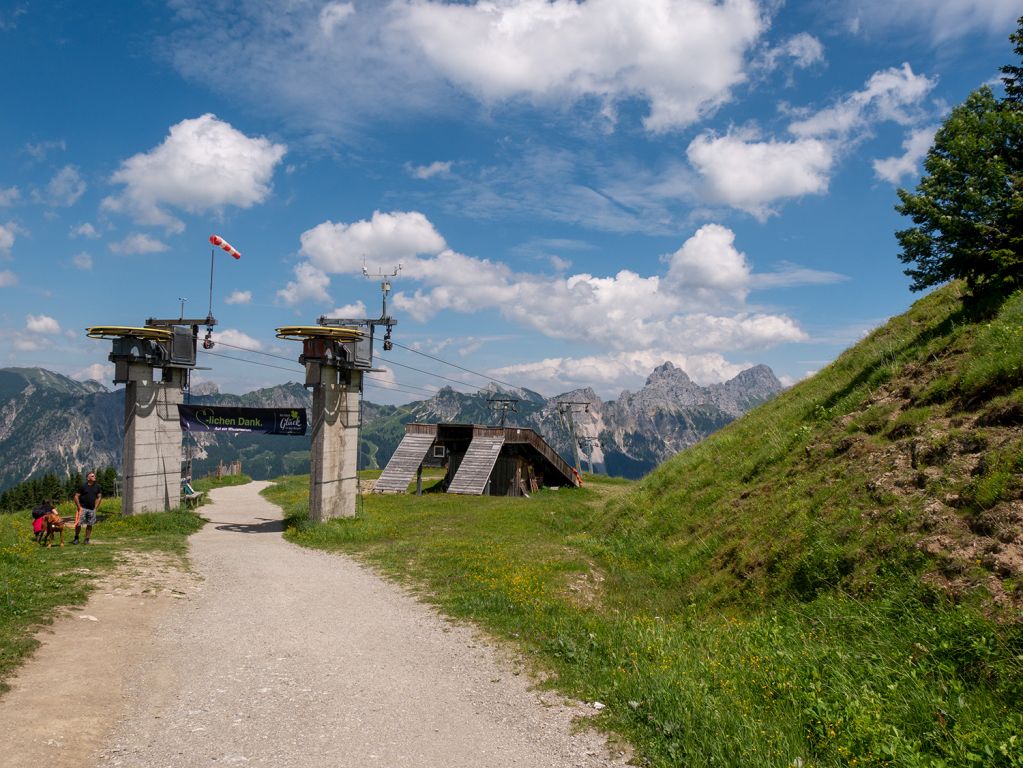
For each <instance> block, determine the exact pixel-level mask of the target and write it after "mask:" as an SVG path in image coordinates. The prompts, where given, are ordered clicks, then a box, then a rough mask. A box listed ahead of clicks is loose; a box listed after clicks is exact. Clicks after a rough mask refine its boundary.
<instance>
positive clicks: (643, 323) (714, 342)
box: [281, 213, 841, 354]
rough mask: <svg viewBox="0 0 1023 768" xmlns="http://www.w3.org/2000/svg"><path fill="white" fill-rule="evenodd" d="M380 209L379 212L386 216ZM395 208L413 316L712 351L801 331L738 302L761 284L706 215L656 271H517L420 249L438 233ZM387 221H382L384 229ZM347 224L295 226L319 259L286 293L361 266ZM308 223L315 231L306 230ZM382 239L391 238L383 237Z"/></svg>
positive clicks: (302, 293)
mask: <svg viewBox="0 0 1023 768" xmlns="http://www.w3.org/2000/svg"><path fill="white" fill-rule="evenodd" d="M384 216H385V215H384V214H380V215H379V216H378V219H379V220H387V219H384V218H383V217H384ZM396 216H399V217H406V218H404V219H403V220H405V221H409V222H414V223H415V224H416V226H415V228H414V231H416V232H418V233H420V235H423V234H424V233H425V234H426V235H428V236H427V237H422V238H421V239H418V240H416V239H413V240H412V242H414V243H415V244H413V245H409V244H408V243H409V242H410V240H409V239H407V238H403V239H402V242H403V243H405V247H406V249H407V250H406V254H405V256H406V258H404V259H403V264H404V269H403V271H402V276H403V278H404V279H405V280H411V281H414V282H415V283H418V287H415V288H414V289H410V290H405V291H399V292H397V293H395V294H394V296H393V299H392V302H393V304H392V306H393V307H394V308H395V309H396V310H397V311H399V312H403V313H406V314H408V315H410V316H412V317H413V318H415V319H416V320H419V321H426V320H428V319H429V318H431V317H433V316H434V315H436V314H437V313H439V312H444V311H453V312H459V313H475V312H480V311H490V310H494V309H497V311H499V312H501V314H502V315H504V317H505V318H506V319H507V320H508V321H510V322H512V323H515V324H517V325H519V326H521V327H525V328H530V329H533V330H536V331H539V332H540V333H543V334H544V335H546V336H550V337H554V338H562V339H567V340H571V341H573V342H578V343H586V344H595V345H600V346H602V347H604V348H610V349H616V350H621V351H625V350H634V349H636V347H637V345H638V344H639V345H656V346H657V348H659V349H664V348H667V349H672V348H674V349H675V351H677V352H679V353H680V354H681V353H683V352H684V353H686V354H694V353H701V354H702V353H705V352H709V351H714V352H717V353H721V352H723V351H728V350H740V349H753V348H760V347H764V346H769V345H772V344H777V343H783V342H791V341H801V340H803V339H805V334H804V333H803V331H802V330H801V329H800V328H799V326H798V324H797V323H796V322H795V321H794V320H793V319H791V318H789V317H786V316H784V315H777V314H771V313H766V312H760V311H756V310H755V309H753V308H751V307H749V306H747V305H746V303H745V302H746V296H747V294H748V292H749V291H750V290H753V289H755V288H758V287H760V286H761V284H760V283H758V282H757V281H758V279H760V278H761V275H759V274H757V273H755V272H754V271H753V269H752V267H751V266H750V265H749V263H748V262H747V260H746V258H745V256H744V255H743V254H742V253H740V252H739V251H738V250H737V249H736V248H735V244H734V237H735V236H734V234H733V233H732V232H731V231H730V230H728V229H726V228H725V227H722V226H720V225H713V224H712V225H706V226H705V227H703V228H701V229H700V230H699V231H698V232H697V233H695V234H694V235H693V237H692V238H690V239H689V240H688V241H687V242H686V243H684V244H683V245H682V246H681V247H680V248H679V250H678V251H676V252H675V253H674V254H672V255H671V256H669V257H666V258H665V261H667V262H668V268H667V273H666V274H665V275H641V274H638V273H637V272H634V271H632V270H621V271H619V272H618V273H617V274H614V275H610V276H600V275H592V274H588V273H577V274H571V275H563V276H557V277H552V276H548V275H542V274H537V273H532V272H531V273H518V272H515V271H514V270H512V269H511V268H510V267H509V266H508V265H507V264H505V263H503V262H499V261H492V260H488V259H480V258H475V257H471V256H467V255H465V254H461V253H458V252H456V251H454V250H452V249H450V248H447V247H444V248H443V249H442V250H440V251H438V252H436V253H429V252H425V253H424V246H423V244H424V243H427V244H430V247H436V246H438V245H440V244H442V243H443V239H442V238H440V236H439V234H437V233H436V230H435V229H434V228H433V226H432V224H430V222H429V221H428V220H427V219H426V218H425V217H422V216H421V214H416V215H412V214H409V213H402V214H398V215H396ZM361 223H362V224H366V223H367V222H361ZM392 223H393V221H392ZM394 229H395V228H394V227H390V226H389V227H386V228H384V231H386V232H388V233H391V232H393V231H394ZM351 231H352V226H349V225H344V224H340V225H339V224H334V223H331V222H328V223H327V224H326V225H320V226H319V227H316V228H314V229H313V230H310V231H309V232H306V233H305V234H304V235H303V237H302V242H303V253H304V254H305V255H306V256H307V257H309V258H313V257H315V258H317V259H318V261H317V264H313V263H311V262H303V263H302V264H300V265H298V267H297V268H296V275H308V278H302V277H300V278H299V279H297V280H296V281H295V282H294V283H292V284H290V285H289V286H288V288H287V289H285V290H284V291H282V292H281V298H282V299H283V300H284V301H285V302H286V303H296V302H297V301H299V300H301V298H303V297H305V298H312V299H315V300H317V301H322V300H323V298H324V295H325V294H326V292H327V288H328V286H329V279H330V278H329V274H328V273H347V274H352V273H355V272H357V271H358V270H359V269H360V268H361V265H358V264H356V263H355V261H354V259H352V258H347V257H343V256H342V257H338V254H345V253H348V252H349V251H350V250H351V249H350V248H349V242H348V241H349V239H350V238H351ZM314 232H315V234H316V237H315V238H313V237H307V236H308V235H310V234H311V233H314ZM386 242H387V247H392V243H391V241H390V240H386ZM312 243H315V247H312V246H311V244H312ZM415 254H418V255H415ZM317 265H319V266H317ZM772 274H773V273H766V275H767V276H768V277H769V276H771V275H772ZM782 274H783V275H784V277H782V276H780V275H778V276H776V280H777V282H776V287H780V286H782V285H794V284H803V282H830V281H833V280H836V279H841V276H838V275H832V274H830V273H827V274H826V273H818V272H815V271H813V270H800V269H799V268H796V267H793V266H791V265H788V266H786V268H785V270H784V271H783V273H782ZM678 345H681V347H678Z"/></svg>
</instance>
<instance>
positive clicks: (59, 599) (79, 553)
mask: <svg viewBox="0 0 1023 768" xmlns="http://www.w3.org/2000/svg"><path fill="white" fill-rule="evenodd" d="M120 502H121V500H120V499H119V498H106V499H104V500H103V503H102V505H101V509H100V511H101V513H102V514H103V515H105V516H106V517H105V519H103V520H101V521H100V522H98V523H97V525H96V527H95V529H94V530H93V543H92V544H90V545H89V546H88V547H85V546H71V545H70V544H69V542H70V540H71V538H73V536H74V529H73V528H71V527H68V528H67V529H66V530H65V531H64V539H65V546H64V547H63V548H59V547H57V546H54V547H52V548H50V549H47V548H44V547H41V546H39V545H38V544H36V543H34V541H33V540H32V518H31V515H30V514H29V512H28V511H27V510H26V511H23V512H15V513H9V514H0V576H2V578H0V692H2V691H4V690H6V685H5V683H4V681H5V680H6V679H7V678H8V677H9V675H10V674H11V672H12V671H13V670H14V669H15V668H16V667H17V666H18V665H19V664H20V663H21V661H22V660H23V659H24V658H25V657H26V656H27V655H28V654H29V653H31V652H32V650H33V649H34V648H35V647H36V646H37V645H38V641H37V640H36V639H35V634H36V632H37V631H38V628H39V627H40V626H41V625H45V624H48V623H49V622H50V621H51V620H52V618H53V617H54V615H55V614H56V613H57V611H58V610H59V609H61V608H64V607H67V606H74V605H81V604H83V603H84V602H85V601H86V600H87V599H88V596H89V593H90V592H91V591H92V588H93V585H94V583H95V581H96V580H97V579H98V578H100V577H102V576H103V575H104V574H106V573H109V572H110V571H111V570H113V569H114V568H115V567H116V565H117V561H118V558H119V557H120V556H121V555H122V553H124V552H125V551H129V550H131V551H162V552H170V553H173V554H176V555H181V556H184V554H185V548H186V539H187V537H188V536H189V535H190V534H192V533H194V532H195V531H197V530H198V529H199V528H200V527H202V525H203V520H202V518H201V517H199V516H198V515H197V514H195V513H194V512H185V511H174V512H164V513H159V514H146V515H134V516H131V517H121V516H120V514H119V513H120V506H121V505H120ZM58 511H59V512H60V513H61V514H62V515H63V516H64V517H65V518H73V517H74V508H73V505H72V504H70V503H69V504H63V505H61V506H60V507H59V508H58Z"/></svg>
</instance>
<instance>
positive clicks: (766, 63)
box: [759, 32, 824, 71]
mask: <svg viewBox="0 0 1023 768" xmlns="http://www.w3.org/2000/svg"><path fill="white" fill-rule="evenodd" d="M823 60H824V45H823V44H822V43H821V41H820V40H818V39H817V38H816V37H814V36H813V35H811V34H810V33H808V32H800V33H799V34H798V35H793V36H792V37H790V38H788V39H787V40H786V41H785V42H783V43H782V44H781V45H778V46H775V47H773V48H769V49H767V51H766V52H765V53H764V55H763V59H762V60H761V61H760V62H759V63H760V66H761V67H762V68H763V69H765V70H767V71H770V70H773V69H775V68H777V67H778V66H779V65H780V64H781V63H782V62H783V61H791V62H792V66H794V67H797V68H798V69H807V68H808V67H812V66H813V65H814V64H817V63H819V62H821V61H823Z"/></svg>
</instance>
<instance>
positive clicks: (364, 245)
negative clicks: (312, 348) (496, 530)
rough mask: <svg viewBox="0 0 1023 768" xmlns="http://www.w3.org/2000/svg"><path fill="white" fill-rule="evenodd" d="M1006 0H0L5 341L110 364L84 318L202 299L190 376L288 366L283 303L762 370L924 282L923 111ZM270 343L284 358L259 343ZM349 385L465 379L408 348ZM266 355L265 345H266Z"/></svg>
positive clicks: (946, 87) (80, 372)
mask: <svg viewBox="0 0 1023 768" xmlns="http://www.w3.org/2000/svg"><path fill="white" fill-rule="evenodd" d="M1021 12H1023V7H1021V6H1020V4H1019V2H1018V0H942V2H940V3H934V2H933V0H862V2H859V3H846V2H838V1H837V0H808V1H807V2H788V3H785V2H780V1H779V0H719V1H718V2H712V1H711V0H586V2H577V1H576V0H489V1H488V2H484V1H483V0H480V1H479V2H457V3H456V2H442V1H441V0H393V1H388V0H376V1H374V2H368V1H366V0H351V1H350V2H323V1H322V0H320V1H317V2H313V1H311V0H310V1H308V2H307V1H305V0H292V1H291V2H288V3H279V2H270V1H267V2H255V1H253V2H231V1H230V0H202V1H200V0H166V1H161V0H140V1H139V2H135V3H123V2H102V1H98V2H93V3H75V2H53V1H52V0H51V1H49V2H42V1H41V0H40V1H34V0H21V1H18V0H15V2H13V3H12V2H10V0H7V2H4V3H2V4H0V71H2V72H4V73H5V76H4V85H5V88H4V104H3V113H2V114H3V118H2V119H0V297H2V304H0V307H2V309H0V324H2V327H3V330H4V333H3V334H2V335H0V364H2V365H5V366H43V367H46V368H49V369H52V370H56V371H60V372H62V373H65V374H68V375H71V376H74V377H76V378H79V379H87V378H95V379H98V380H100V381H102V382H104V383H105V384H107V385H108V386H109V385H110V383H111V382H110V380H111V378H112V366H110V364H109V363H108V362H107V360H106V355H107V353H108V352H109V345H108V344H107V343H106V342H99V341H93V340H89V339H86V338H85V335H84V328H85V327H86V326H90V325H100V324H103V325H139V324H141V323H142V322H143V321H144V320H145V318H147V317H150V316H160V317H172V316H177V315H178V312H179V311H180V303H179V297H186V298H187V300H188V302H187V305H186V314H188V315H191V316H204V315H205V314H206V310H207V305H208V290H209V266H210V246H209V243H208V238H209V236H210V235H211V234H214V233H216V234H219V235H222V236H223V237H224V238H225V239H227V240H228V241H229V242H230V243H232V244H233V245H234V246H235V247H236V248H237V249H238V250H239V251H240V252H241V253H242V257H241V259H240V260H238V261H235V260H233V259H231V258H230V257H229V256H227V255H226V254H224V253H221V252H218V253H217V254H216V256H215V258H216V281H215V285H214V297H213V312H214V314H215V315H216V317H217V319H218V320H219V325H218V327H217V329H216V330H217V334H216V336H215V338H217V339H218V340H219V341H220V342H221V344H219V345H218V346H217V347H216V348H215V349H214V350H213V351H214V352H217V353H220V354H223V355H230V356H231V357H238V358H245V359H248V360H251V361H256V362H258V363H261V365H256V364H251V363H243V362H238V361H234V360H229V359H226V358H224V357H213V356H206V355H203V356H202V357H201V360H200V364H201V365H203V366H207V367H209V368H210V370H206V371H202V372H198V373H197V374H196V377H195V380H196V381H212V382H215V383H217V384H218V385H219V386H220V387H221V389H222V390H225V391H234V392H241V391H248V390H250V389H254V388H256V387H260V386H267V385H272V384H275V383H280V382H283V381H289V380H291V381H296V380H301V372H300V369H299V366H298V364H297V356H298V352H299V349H298V346H297V345H296V344H293V343H290V342H281V341H278V340H276V339H275V338H274V333H273V329H274V328H275V327H277V326H279V325H287V324H311V323H313V322H314V321H315V319H316V318H317V317H318V316H320V315H322V314H328V315H331V314H335V313H338V312H340V313H342V314H344V315H375V314H377V313H378V312H379V301H380V296H379V287H378V285H377V283H376V282H374V281H372V280H367V279H365V278H364V277H363V276H362V274H361V271H362V266H363V264H364V263H365V264H366V265H367V266H368V268H369V270H370V271H371V272H376V271H388V270H390V269H392V268H393V267H395V266H396V265H397V264H399V263H400V264H401V265H402V271H401V274H400V276H399V277H398V278H396V279H395V280H394V283H393V284H394V293H393V295H392V297H391V308H392V310H393V314H394V315H395V316H396V317H397V318H398V320H399V324H398V326H397V328H396V329H395V340H396V341H398V342H400V344H402V345H404V346H407V347H411V348H413V349H416V350H419V351H421V352H425V353H428V354H431V355H434V356H435V357H438V358H441V359H442V360H446V361H449V362H452V363H455V364H457V365H459V366H462V367H463V368H467V369H470V370H472V371H478V372H483V373H485V374H487V375H489V376H493V377H495V378H498V379H500V380H502V381H506V382H510V383H514V384H517V385H520V386H527V387H530V388H532V389H535V390H538V391H540V392H542V393H544V394H548V395H552V394H556V393H559V392H563V391H566V390H568V389H571V388H574V387H578V386H592V387H593V388H594V389H596V390H597V391H598V393H599V394H601V395H602V396H604V397H614V396H616V395H617V394H618V393H619V392H620V391H621V390H622V389H632V390H635V389H637V388H638V387H640V386H641V385H642V383H643V381H644V379H645V377H646V376H647V375H648V374H649V372H650V370H651V369H652V368H653V367H654V366H655V365H658V364H660V363H661V362H663V361H665V360H670V361H672V362H674V363H675V364H676V365H678V366H680V367H682V368H683V369H685V370H686V371H687V372H688V373H689V374H690V376H691V377H692V378H693V379H695V380H696V381H698V382H700V383H711V382H714V381H721V380H723V379H727V378H730V377H731V376H733V375H734V374H735V373H737V372H738V371H740V370H741V369H742V368H744V367H747V366H748V365H751V364H755V363H766V364H768V365H770V366H771V367H772V368H773V369H774V370H775V372H776V373H777V374H778V375H779V376H780V377H781V378H782V379H783V381H786V382H793V381H796V380H798V379H800V378H802V377H803V376H805V375H807V373H809V372H812V371H815V370H817V369H819V368H820V367H822V366H823V365H825V364H827V363H828V362H829V361H831V360H833V359H834V358H835V357H836V356H837V354H838V353H840V352H841V351H842V350H843V349H844V348H845V347H847V346H848V345H849V344H851V343H853V342H855V341H856V340H857V339H859V338H860V337H861V336H862V335H863V334H864V333H865V332H866V331H867V330H869V329H870V328H872V327H875V326H876V325H878V324H880V323H881V322H883V321H884V320H885V319H886V318H888V317H890V316H891V315H893V314H897V313H900V312H902V311H904V310H905V309H906V308H907V307H908V306H909V304H910V303H911V302H912V301H913V300H914V299H915V298H916V297H915V296H914V295H913V294H911V293H910V292H909V290H908V287H907V286H908V280H907V279H906V278H905V276H903V274H902V268H903V266H902V265H901V264H900V263H899V261H898V259H897V254H898V248H897V245H896V241H895V239H894V236H893V233H894V231H895V230H897V229H899V228H901V227H903V226H906V222H904V221H903V220H901V219H900V217H899V216H898V214H896V213H895V211H894V209H893V206H894V204H895V203H896V202H897V198H896V194H895V190H896V188H897V187H898V186H905V187H912V186H914V185H915V184H916V182H917V180H918V178H919V172H920V159H921V158H922V156H923V154H924V153H925V152H926V149H927V147H928V146H929V142H930V139H931V137H932V136H933V131H934V129H935V127H936V126H937V125H939V124H940V122H941V120H942V119H943V116H944V115H946V114H947V112H948V110H949V109H950V108H951V107H952V106H954V105H955V104H957V103H959V102H960V101H962V100H963V99H964V98H965V97H966V95H967V94H968V93H969V92H970V91H971V90H973V89H974V88H976V87H978V86H979V85H981V84H984V83H992V82H995V81H996V79H997V76H998V67H999V66H1000V65H1001V64H1004V63H1006V62H1008V61H1010V60H1011V58H1010V57H1011V45H1010V43H1009V42H1008V39H1007V38H1008V35H1009V34H1010V33H1011V32H1012V31H1013V30H1014V29H1015V26H1016V22H1015V20H1016V18H1017V16H1018V15H1019V14H1020V13H1021ZM273 355H278V356H280V357H272V356H273ZM377 363H378V365H379V366H380V367H382V368H385V369H387V372H385V373H381V374H377V375H376V376H375V378H374V379H373V381H371V382H370V386H369V387H368V388H367V393H366V397H367V399H369V400H372V401H375V402H402V401H406V400H409V399H419V398H421V397H424V396H426V394H427V393H428V392H429V391H432V390H435V389H436V388H437V387H439V386H442V385H444V384H451V383H452V382H451V381H449V380H444V379H440V378H438V377H437V376H434V375H431V374H427V373H419V372H416V371H412V370H410V369H409V368H406V367H401V364H404V365H405V366H413V367H415V368H420V369H423V370H424V371H430V372H436V373H437V374H440V375H441V376H444V377H447V379H452V380H454V381H456V382H464V385H461V386H457V385H456V388H460V389H463V390H465V391H472V390H474V389H476V388H478V387H479V386H482V385H483V384H485V383H486V382H485V380H484V379H482V378H480V377H478V376H472V375H470V374H468V373H466V372H465V371H462V370H459V369H457V368H453V367H450V366H445V365H442V364H441V363H438V362H435V361H433V360H430V359H428V358H424V357H422V356H421V355H416V354H414V353H413V352H410V351H408V350H405V349H402V348H400V347H399V348H396V349H395V350H394V351H393V352H392V353H387V354H384V353H382V352H380V353H378V359H377ZM271 366H277V367H271Z"/></svg>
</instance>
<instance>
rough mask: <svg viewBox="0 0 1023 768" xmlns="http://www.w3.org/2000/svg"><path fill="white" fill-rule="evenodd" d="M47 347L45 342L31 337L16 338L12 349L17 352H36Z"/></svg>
mask: <svg viewBox="0 0 1023 768" xmlns="http://www.w3.org/2000/svg"><path fill="white" fill-rule="evenodd" d="M46 346H47V344H46V341H45V340H42V339H37V338H33V337H31V336H18V337H17V338H15V339H14V348H15V349H16V350H17V351H18V352H38V351H39V350H40V349H44V348H45V347H46Z"/></svg>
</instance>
